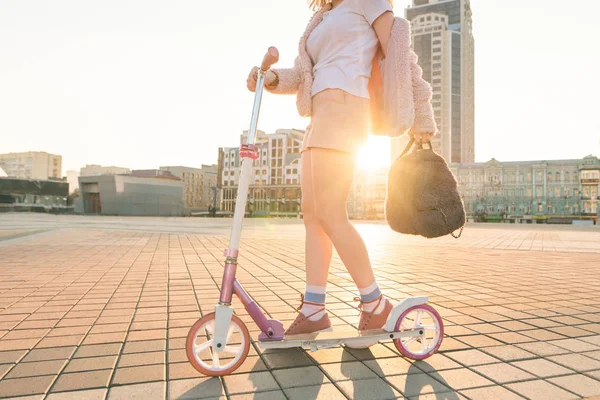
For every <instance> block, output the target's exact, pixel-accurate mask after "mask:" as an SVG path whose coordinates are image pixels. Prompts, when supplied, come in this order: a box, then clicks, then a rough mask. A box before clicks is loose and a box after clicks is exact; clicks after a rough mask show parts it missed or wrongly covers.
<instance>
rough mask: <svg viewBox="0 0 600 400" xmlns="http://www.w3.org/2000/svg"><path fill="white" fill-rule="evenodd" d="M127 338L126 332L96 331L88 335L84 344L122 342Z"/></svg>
mask: <svg viewBox="0 0 600 400" xmlns="http://www.w3.org/2000/svg"><path fill="white" fill-rule="evenodd" d="M124 340H125V332H113V333H96V334H90V335H88V336H87V337H86V338H85V340H84V341H83V343H82V345H90V344H101V343H122V342H123V341H124Z"/></svg>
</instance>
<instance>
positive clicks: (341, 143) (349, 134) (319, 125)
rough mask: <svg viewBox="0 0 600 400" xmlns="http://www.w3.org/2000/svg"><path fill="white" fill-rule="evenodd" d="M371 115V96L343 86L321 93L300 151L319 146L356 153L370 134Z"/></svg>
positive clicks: (313, 105)
mask: <svg viewBox="0 0 600 400" xmlns="http://www.w3.org/2000/svg"><path fill="white" fill-rule="evenodd" d="M369 116H370V115H369V99H365V98H362V97H357V96H354V95H352V94H349V93H346V92H344V91H343V90H341V89H326V90H324V91H322V92H319V93H317V94H316V95H315V96H313V98H312V117H311V120H310V124H309V125H308V127H307V128H306V134H305V135H304V142H303V143H302V148H301V149H300V151H301V152H302V151H305V150H307V149H309V148H311V147H319V148H324V149H333V150H338V151H343V152H347V153H352V154H356V153H357V152H358V150H360V148H361V147H362V146H363V145H364V144H365V143H366V141H367V139H368V137H369Z"/></svg>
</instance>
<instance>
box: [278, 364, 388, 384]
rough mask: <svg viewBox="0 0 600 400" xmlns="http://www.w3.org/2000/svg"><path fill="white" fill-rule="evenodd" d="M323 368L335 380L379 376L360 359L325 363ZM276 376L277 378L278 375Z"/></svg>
mask: <svg viewBox="0 0 600 400" xmlns="http://www.w3.org/2000/svg"><path fill="white" fill-rule="evenodd" d="M321 368H322V369H323V370H324V371H325V373H326V374H327V375H328V376H329V377H330V378H331V379H332V380H333V381H343V380H347V379H350V380H358V379H373V378H376V377H377V375H376V374H375V373H374V372H373V371H371V370H370V369H369V368H367V366H365V364H363V363H362V362H359V361H354V362H345V363H337V364H325V365H323V366H321ZM275 377H276V378H277V375H275Z"/></svg>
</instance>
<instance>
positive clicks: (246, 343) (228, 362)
mask: <svg viewBox="0 0 600 400" xmlns="http://www.w3.org/2000/svg"><path fill="white" fill-rule="evenodd" d="M214 329H215V313H210V314H206V315H205V316H204V317H202V318H200V319H199V320H198V321H196V323H195V324H194V325H193V326H192V328H191V329H190V332H189V333H188V336H187V341H186V346H185V349H186V353H187V357H188V360H189V361H190V363H191V364H192V366H193V367H194V368H196V370H198V371H199V372H200V373H202V374H204V375H207V376H223V375H227V374H230V373H232V372H233V371H235V370H236V369H237V368H238V367H239V366H240V365H242V363H243V362H244V360H246V357H247V356H248V351H249V349H250V334H249V333H248V328H246V325H244V323H243V322H242V320H241V319H239V318H238V317H237V316H235V315H232V316H231V322H230V323H229V331H228V332H227V340H226V343H225V346H224V348H223V350H222V351H221V352H217V351H216V350H215V348H214V345H213V335H214Z"/></svg>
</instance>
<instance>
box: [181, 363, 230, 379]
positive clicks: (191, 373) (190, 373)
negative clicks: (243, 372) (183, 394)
mask: <svg viewBox="0 0 600 400" xmlns="http://www.w3.org/2000/svg"><path fill="white" fill-rule="evenodd" d="M235 372H240V371H238V370H236V371H235ZM200 375H201V374H200V372H198V371H197V370H196V369H195V368H194V367H192V364H190V363H189V362H181V363H173V364H169V380H171V379H184V378H197V377H198V376H200Z"/></svg>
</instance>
